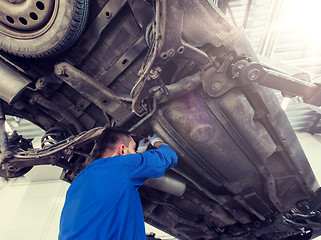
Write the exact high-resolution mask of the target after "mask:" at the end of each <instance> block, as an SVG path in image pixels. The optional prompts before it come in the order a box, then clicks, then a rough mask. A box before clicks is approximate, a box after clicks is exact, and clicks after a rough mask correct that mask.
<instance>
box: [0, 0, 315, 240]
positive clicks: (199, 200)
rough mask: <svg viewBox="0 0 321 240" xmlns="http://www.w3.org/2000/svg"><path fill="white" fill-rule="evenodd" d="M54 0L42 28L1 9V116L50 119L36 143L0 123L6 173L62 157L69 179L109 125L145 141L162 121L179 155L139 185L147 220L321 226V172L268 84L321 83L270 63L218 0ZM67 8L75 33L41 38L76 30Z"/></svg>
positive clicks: (286, 229)
mask: <svg viewBox="0 0 321 240" xmlns="http://www.w3.org/2000/svg"><path fill="white" fill-rule="evenodd" d="M31 2H32V1H31ZM47 2H48V4H53V5H50V6H51V8H50V9H52V10H50V11H49V10H48V12H47V13H46V14H47V15H46V16H44V18H43V22H42V24H43V25H44V26H42V28H41V26H40V25H39V26H38V25H37V26H34V25H31V26H30V28H27V27H26V26H24V27H23V28H22V27H21V26H20V25H19V24H18V23H17V25H13V23H10V22H11V20H10V18H7V20H3V19H2V18H1V19H0V21H1V25H0V43H1V45H0V48H1V49H2V52H1V61H0V87H1V89H0V97H1V99H2V103H1V105H0V121H1V122H0V123H1V124H2V125H3V124H4V120H5V115H13V116H17V117H21V118H24V119H27V120H29V121H30V122H32V123H34V124H36V125H38V126H40V127H41V128H42V129H44V130H45V131H46V134H45V135H44V136H43V138H42V148H41V149H34V148H33V147H32V145H31V141H30V140H29V139H25V138H24V137H23V136H20V135H18V134H17V133H13V134H12V135H9V136H7V134H5V131H4V128H2V131H1V132H0V135H1V136H0V137H1V139H0V140H1V169H0V176H1V177H4V178H14V177H19V176H22V175H24V174H25V173H27V172H28V171H30V170H31V169H32V167H33V166H36V165H55V166H58V167H61V168H62V175H61V179H62V180H64V181H67V182H72V181H73V179H74V178H75V177H76V176H77V174H78V173H79V172H80V171H81V170H82V169H84V168H85V167H86V166H88V164H90V163H91V162H92V161H93V160H94V159H95V157H96V142H95V140H96V139H97V138H98V137H99V135H100V134H101V133H102V131H103V130H104V128H105V127H109V126H121V127H124V128H127V129H129V131H130V132H131V133H132V136H133V137H134V139H135V140H137V141H138V140H139V139H141V138H144V137H145V138H146V137H147V136H148V134H150V133H151V132H156V133H157V134H158V135H159V136H160V137H161V138H162V139H163V140H164V141H165V142H166V143H168V144H169V145H170V146H171V147H172V148H173V149H174V150H175V151H176V153H177V154H178V156H179V163H178V165H177V166H176V167H175V168H174V169H173V170H171V171H169V172H167V173H166V174H165V176H164V177H163V178H161V179H158V180H156V179H151V180H148V181H147V182H146V183H145V184H144V185H143V186H142V187H141V188H140V196H141V201H142V205H143V211H144V216H145V221H146V222H147V223H150V224H151V225H154V226H155V227H157V228H159V229H161V230H163V231H165V232H167V233H169V234H171V235H173V236H175V237H176V238H178V239H193V240H205V239H206V240H207V239H208V240H210V239H240V240H241V239H244V240H245V239H262V240H266V239H273V240H274V239H275V240H277V239H310V238H311V237H314V236H317V235H319V234H320V229H321V216H320V205H321V199H320V198H321V195H320V191H318V190H317V189H318V187H319V186H318V183H317V181H316V179H315V176H314V174H313V172H312V170H311V167H310V165H309V163H308V160H307V159H306V157H305V155H304V152H303V150H302V148H301V146H300V144H299V142H298V140H297V137H296V135H295V133H294V131H293V129H292V127H291V125H290V123H289V121H288V119H287V117H286V115H285V113H284V111H283V110H282V109H281V107H280V105H279V101H278V99H277V97H276V96H275V94H274V92H273V91H272V90H271V89H269V88H277V89H279V90H289V91H290V90H291V91H290V92H292V93H293V94H296V95H300V96H302V97H304V99H305V101H306V102H308V103H310V104H314V105H317V106H319V105H320V104H321V101H320V99H319V98H320V97H319V95H320V94H319V93H320V88H319V86H317V85H314V84H308V83H304V82H301V81H300V80H299V79H295V78H292V77H290V76H284V75H282V74H280V73H275V72H273V70H271V69H267V68H263V66H262V64H260V63H259V60H258V58H257V56H256V54H255V52H254V50H253V49H252V47H251V45H250V44H249V41H248V39H247V37H246V34H245V33H244V30H243V29H242V28H237V27H235V26H234V25H233V23H232V22H231V21H230V20H229V19H227V18H226V16H225V15H224V14H223V13H222V12H221V10H220V9H219V8H218V7H217V6H216V5H215V4H214V3H213V2H212V1H206V0H202V1H193V0H171V1H169V0H155V1H147V0H146V1H145V0H136V1H125V0H109V1H98V0H97V1H90V2H89V1H85V0H84V1H69V2H70V3H69V2H68V3H66V2H67V1H66V2H65V3H64V1H44V3H45V4H46V3H47ZM68 4H70V6H69V5H68ZM88 5H89V8H88ZM45 6H46V5H45ZM11 7H12V6H11ZM2 9H5V8H2ZM38 9H40V7H39V6H38ZM68 9H73V11H72V13H70V12H68V11H69V10H68ZM88 9H90V10H88ZM2 11H4V10H2ZM77 11H78V12H77ZM79 11H82V13H79ZM76 13H77V14H78V15H79V16H82V17H81V18H79V16H78V15H77V14H76ZM61 14H62V15H64V16H65V17H66V16H69V15H70V18H71V19H72V20H71V21H70V26H73V27H75V23H76V22H77V24H78V25H79V26H78V25H77V26H78V27H77V30H75V31H76V34H74V35H72V36H73V38H72V40H70V41H72V42H68V43H67V44H66V45H63V44H64V43H65V42H66V41H67V40H66V38H65V37H62V38H61V39H60V40H59V43H57V44H56V45H55V43H54V41H53V40H52V39H51V40H50V44H51V45H50V47H48V48H44V45H47V46H48V44H49V43H48V42H45V40H43V39H41V38H42V36H43V35H46V34H47V33H48V32H50V29H51V28H55V31H56V32H57V35H59V34H60V32H59V31H58V30H59V29H64V31H65V32H66V36H71V32H70V31H69V29H70V28H71V27H70V26H69V28H68V26H65V28H66V29H67V28H68V29H67V30H65V28H63V26H64V24H65V23H64V21H63V19H64V17H62V16H61ZM75 14H76V16H75ZM87 15H88V19H87ZM8 16H9V15H8ZM10 16H11V15H10ZM51 17H54V19H57V20H56V21H58V20H59V19H60V18H61V19H62V20H61V23H59V22H55V21H54V20H53V19H52V18H51ZM76 17H78V18H76ZM8 19H9V20H10V21H9V20H8ZM11 19H13V20H14V19H15V15H12V16H11ZM46 19H47V20H46ZM5 21H9V23H6V22H5ZM46 21H47V22H46ZM13 22H14V21H13ZM80 22H81V24H80ZM14 23H16V22H14ZM9 24H12V25H9ZM56 24H57V25H56ZM59 24H61V25H59ZM26 25H28V24H26ZM8 26H9V27H8ZM56 28H57V29H56ZM41 31H42V33H41V34H42V35H41V34H40V32H41ZM72 32H73V31H72ZM28 34H29V35H28ZM32 34H34V35H33V36H38V37H33V38H32V37H31V35H32ZM37 34H38V35H37ZM26 36H27V37H26ZM28 36H29V37H30V38H28ZM58 37H60V36H58ZM34 38H37V40H34ZM47 38H48V37H47ZM22 39H23V40H22ZM280 79H281V80H284V81H286V80H287V84H285V85H282V87H280V86H279V84H278V81H280ZM291 84H292V85H291ZM289 85H291V86H294V87H293V88H291V89H288V88H287V86H289ZM264 86H266V87H264ZM297 86H305V88H304V90H302V89H303V88H299V89H300V90H301V91H298V89H297ZM267 87H269V88H267ZM283 88H286V89H283Z"/></svg>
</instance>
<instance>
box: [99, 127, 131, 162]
mask: <svg viewBox="0 0 321 240" xmlns="http://www.w3.org/2000/svg"><path fill="white" fill-rule="evenodd" d="M129 137H130V133H129V131H128V130H126V129H124V128H121V127H108V128H106V129H105V130H104V131H103V133H102V134H101V135H100V137H99V138H98V140H97V143H98V150H99V156H100V157H101V155H102V154H103V153H104V152H105V151H106V150H107V149H110V150H113V148H114V147H115V145H116V144H117V143H119V142H121V143H123V144H125V145H126V147H128V146H129V142H130V138H129Z"/></svg>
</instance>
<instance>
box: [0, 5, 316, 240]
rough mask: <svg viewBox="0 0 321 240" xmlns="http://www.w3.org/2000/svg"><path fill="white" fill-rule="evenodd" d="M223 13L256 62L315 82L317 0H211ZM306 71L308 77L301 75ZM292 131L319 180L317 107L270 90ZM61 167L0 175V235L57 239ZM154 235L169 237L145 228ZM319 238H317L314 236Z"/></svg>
mask: <svg viewBox="0 0 321 240" xmlns="http://www.w3.org/2000/svg"><path fill="white" fill-rule="evenodd" d="M214 3H215V4H218V5H219V6H221V9H223V10H224V11H225V13H226V15H227V16H228V17H229V18H230V19H231V21H232V22H233V23H234V24H235V25H237V26H243V27H244V28H245V30H246V33H247V35H248V38H249V40H250V43H251V45H252V46H253V48H254V50H255V51H256V53H257V54H258V56H259V59H260V61H261V63H263V65H265V66H269V67H271V68H272V69H276V70H278V71H281V72H285V73H287V74H290V75H295V74H301V75H297V76H301V77H302V76H303V78H304V80H306V81H310V82H313V83H319V84H321V76H320V74H321V33H320V31H319V30H318V29H319V23H320V22H321V14H320V13H319V9H320V8H321V3H320V1H318V0H307V1H304V2H303V1H300V0H272V1H267V0H221V1H220V0H217V1H214ZM304 73H308V75H309V77H307V75H306V74H304ZM275 93H276V95H277V96H278V98H279V101H280V104H281V105H282V108H283V109H284V110H285V113H286V115H287V117H288V119H289V121H290V123H291V125H292V127H293V129H294V130H295V133H296V134H297V137H298V139H299V141H300V143H301V145H302V147H303V149H304V151H305V154H306V156H307V158H308V160H309V162H310V164H311V166H312V168H313V171H314V173H315V175H316V178H317V179H318V181H319V183H321V163H320V151H321V150H320V149H321V121H320V120H321V108H320V107H316V106H313V105H309V104H306V103H304V102H303V101H302V99H301V98H300V97H292V98H288V97H284V96H283V95H282V93H281V92H279V91H275ZM7 123H8V124H9V126H10V128H11V129H12V130H16V131H17V132H18V134H20V135H23V136H24V137H25V138H28V139H30V138H34V144H37V141H38V144H39V141H40V140H39V139H40V138H41V137H42V136H43V134H44V131H43V130H41V129H40V128H38V127H36V126H35V125H33V124H31V123H29V122H28V121H26V120H24V119H20V118H17V117H13V116H7ZM60 174H61V169H60V168H58V167H54V166H37V167H34V168H33V169H32V170H31V171H30V172H29V173H27V174H26V175H24V176H22V177H19V178H15V179H9V180H5V179H3V178H1V179H0V212H1V217H0V225H1V228H0V239H3V240H6V239H8V240H9V239H10V240H18V239H19V240H20V239H26V240H29V239H30V240H31V239H33V240H53V239H57V234H58V224H59V217H60V213H61V209H62V206H63V203H64V197H65V193H66V190H67V189H68V186H69V183H66V182H63V181H61V180H60ZM147 232H155V233H156V237H158V238H160V239H171V240H174V239H175V238H173V237H171V236H169V235H167V234H165V233H162V232H160V231H157V230H155V229H152V228H150V227H147ZM320 239H321V238H320Z"/></svg>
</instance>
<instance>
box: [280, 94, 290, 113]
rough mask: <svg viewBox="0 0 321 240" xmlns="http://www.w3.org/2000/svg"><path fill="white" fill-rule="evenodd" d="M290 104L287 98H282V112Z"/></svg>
mask: <svg viewBox="0 0 321 240" xmlns="http://www.w3.org/2000/svg"><path fill="white" fill-rule="evenodd" d="M289 102H290V98H288V97H284V98H283V99H282V101H281V108H282V109H283V111H285V109H286V108H287V106H288V105H289Z"/></svg>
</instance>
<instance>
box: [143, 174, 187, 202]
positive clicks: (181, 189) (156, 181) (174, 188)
mask: <svg viewBox="0 0 321 240" xmlns="http://www.w3.org/2000/svg"><path fill="white" fill-rule="evenodd" d="M143 186H146V187H150V188H153V189H156V190H159V191H162V192H166V193H170V194H173V195H175V196H177V197H181V196H182V195H183V194H184V193H185V190H186V183H185V182H184V181H183V180H182V179H180V178H179V177H177V176H176V175H174V174H173V173H171V172H166V173H165V174H164V176H163V177H161V178H149V179H147V180H146V181H145V183H144V185H143Z"/></svg>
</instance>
